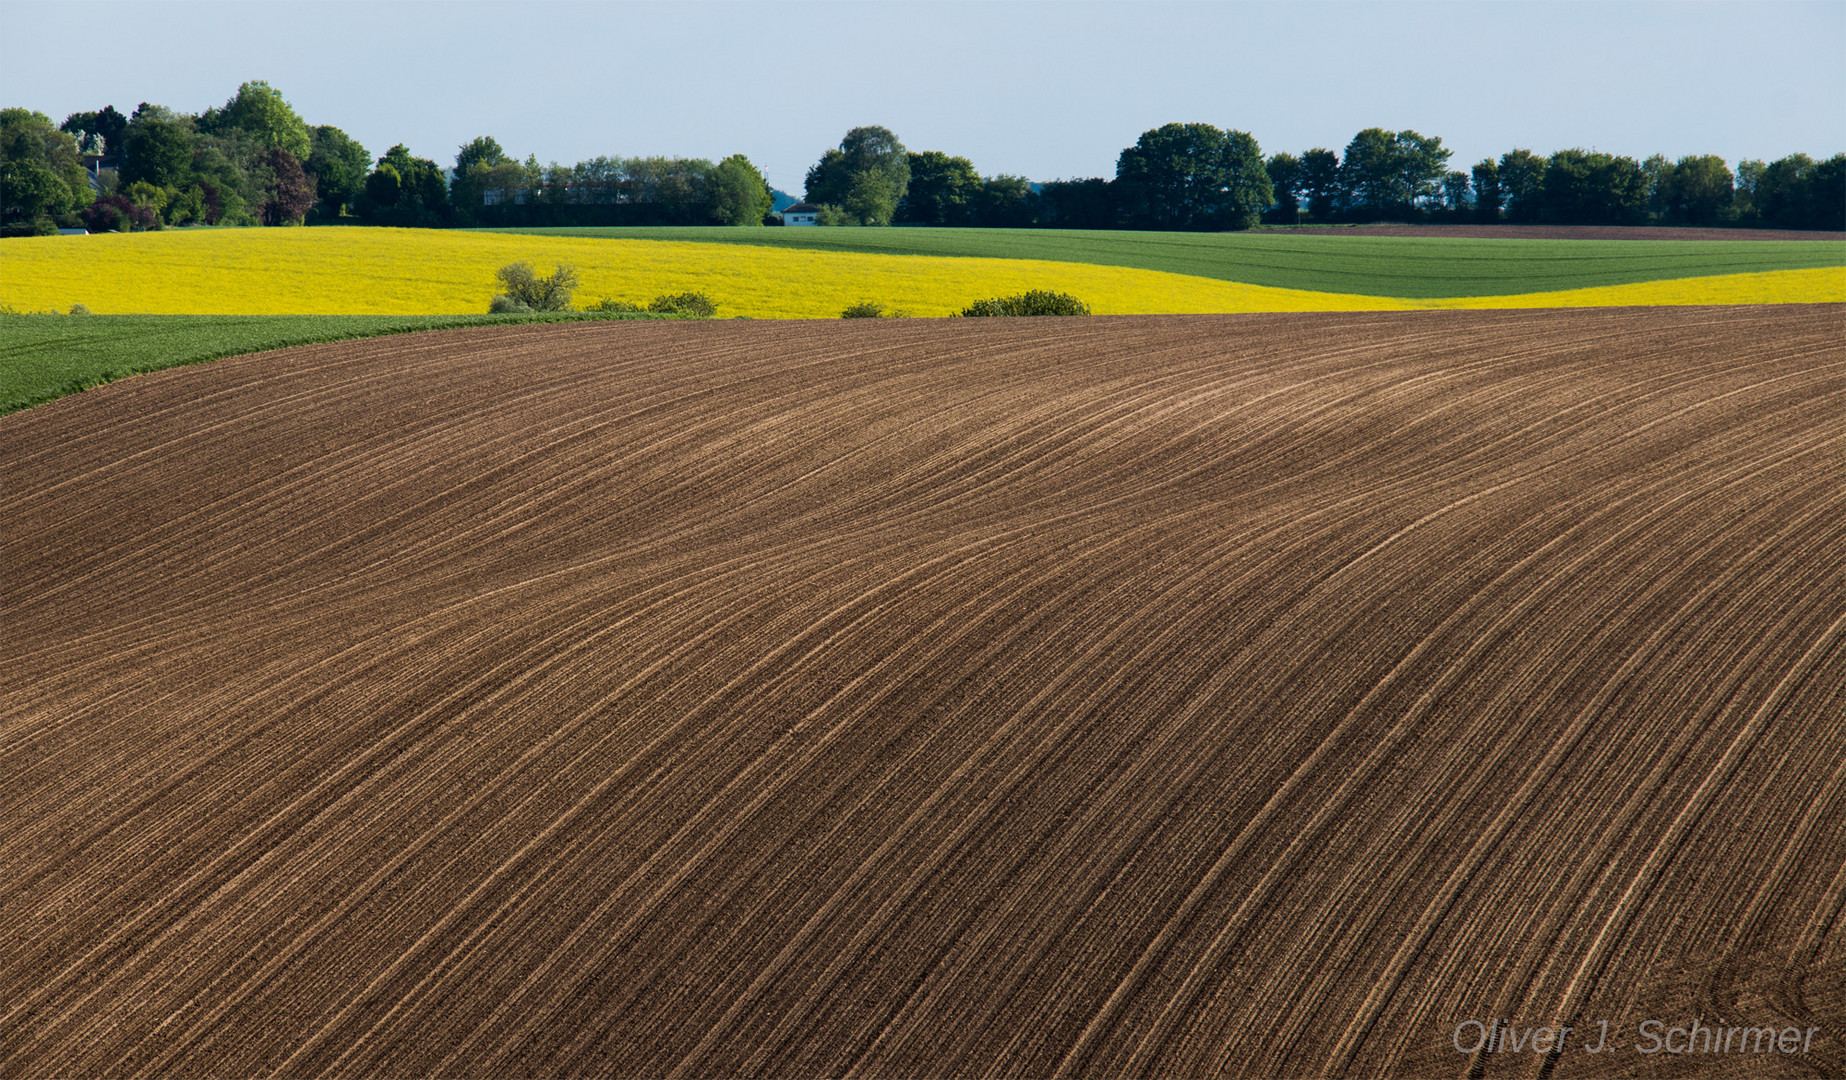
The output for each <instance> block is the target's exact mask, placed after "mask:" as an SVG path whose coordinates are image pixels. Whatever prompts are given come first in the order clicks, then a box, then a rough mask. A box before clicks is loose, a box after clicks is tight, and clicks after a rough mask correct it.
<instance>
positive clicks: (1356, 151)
mask: <svg viewBox="0 0 1846 1080" xmlns="http://www.w3.org/2000/svg"><path fill="white" fill-rule="evenodd" d="M1449 154H1450V152H1449V151H1448V150H1446V149H1444V148H1443V146H1442V140H1441V139H1440V138H1437V137H1435V136H1425V135H1419V134H1417V133H1416V132H1414V131H1409V130H1405V131H1386V130H1384V129H1383V128H1366V129H1365V130H1364V131H1361V132H1359V133H1358V134H1357V135H1354V136H1353V138H1352V141H1351V142H1350V143H1347V144H1346V152H1345V155H1344V157H1343V163H1342V164H1341V166H1340V168H1341V170H1342V171H1343V172H1344V174H1345V181H1346V187H1347V190H1348V191H1350V192H1351V197H1352V201H1353V204H1354V209H1355V210H1357V211H1359V212H1360V213H1362V214H1364V215H1366V216H1369V217H1385V218H1396V219H1409V218H1412V217H1414V216H1415V215H1416V213H1417V210H1418V204H1419V203H1425V202H1429V201H1434V200H1436V199H1439V198H1440V196H1441V192H1442V186H1441V185H1442V179H1443V177H1444V175H1445V174H1446V167H1447V165H1448V160H1449Z"/></svg>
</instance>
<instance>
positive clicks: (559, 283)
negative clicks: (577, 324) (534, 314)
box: [487, 262, 577, 315]
mask: <svg viewBox="0 0 1846 1080" xmlns="http://www.w3.org/2000/svg"><path fill="white" fill-rule="evenodd" d="M499 278H500V284H501V285H502V286H504V287H505V288H506V291H505V292H504V293H501V294H500V295H498V296H496V297H494V298H493V302H492V303H491V304H489V305H488V307H487V310H488V312H489V313H491V314H494V315H510V314H518V313H523V312H529V311H569V310H570V297H571V293H572V292H573V291H575V290H576V288H577V271H576V270H575V269H573V268H571V267H568V266H562V265H560V266H559V267H558V268H557V270H556V271H555V272H553V273H552V274H550V275H549V276H547V277H539V276H538V273H537V272H536V271H534V270H533V269H532V265H531V264H530V263H523V262H516V263H513V264H511V265H509V266H502V267H501V268H500V271H499Z"/></svg>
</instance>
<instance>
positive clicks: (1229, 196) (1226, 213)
mask: <svg viewBox="0 0 1846 1080" xmlns="http://www.w3.org/2000/svg"><path fill="white" fill-rule="evenodd" d="M1115 182H1116V184H1118V185H1119V186H1120V187H1121V188H1122V201H1123V204H1124V207H1125V209H1126V211H1127V217H1128V219H1129V222H1130V224H1132V225H1135V226H1138V227H1140V228H1147V229H1247V228H1249V227H1250V226H1252V225H1254V224H1256V222H1257V217H1258V215H1259V214H1261V213H1262V212H1263V210H1264V209H1266V208H1267V207H1268V206H1269V205H1270V203H1271V202H1273V201H1274V189H1273V188H1272V186H1271V185H1270V182H1269V173H1268V171H1267V170H1266V169H1265V168H1264V164H1263V153H1262V148H1261V147H1259V146H1257V143H1256V139H1255V138H1253V137H1251V136H1250V135H1249V134H1248V133H1246V132H1242V131H1221V130H1219V129H1218V128H1215V127H1213V126H1212V125H1210V124H1167V125H1165V126H1163V127H1158V128H1155V129H1153V130H1151V131H1146V132H1143V133H1142V134H1141V137H1140V139H1138V140H1136V142H1135V144H1134V145H1133V146H1130V147H1128V148H1126V149H1124V150H1123V151H1122V153H1121V156H1120V157H1119V158H1118V159H1117V161H1116V166H1115Z"/></svg>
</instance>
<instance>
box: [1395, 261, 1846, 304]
mask: <svg viewBox="0 0 1846 1080" xmlns="http://www.w3.org/2000/svg"><path fill="white" fill-rule="evenodd" d="M1842 302H1846V267H1839V266H1830V267H1823V268H1821V269H1817V270H1767V271H1762V272H1760V273H1755V274H1719V275H1715V276H1713V277H1693V278H1675V279H1672V280H1668V281H1637V282H1634V283H1632V284H1628V285H1603V286H1600V287H1598V288H1594V289H1568V290H1565V291H1563V292H1542V293H1524V294H1521V295H1518V296H1468V297H1461V298H1459V299H1450V300H1421V301H1417V306H1418V307H1435V308H1542V307H1660V306H1665V305H1673V304H1688V305H1705V304H1837V303H1842Z"/></svg>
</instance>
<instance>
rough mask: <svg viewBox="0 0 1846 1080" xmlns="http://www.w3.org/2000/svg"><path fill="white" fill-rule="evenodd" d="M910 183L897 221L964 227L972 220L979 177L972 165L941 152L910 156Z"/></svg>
mask: <svg viewBox="0 0 1846 1080" xmlns="http://www.w3.org/2000/svg"><path fill="white" fill-rule="evenodd" d="M909 161H910V183H909V185H908V186H907V188H906V189H905V192H904V202H903V205H902V206H901V207H899V209H898V218H899V219H900V220H902V221H912V222H916V223H918V224H921V225H966V224H968V223H969V222H970V221H972V220H973V217H974V209H973V208H974V204H975V201H976V199H977V198H978V197H979V195H980V190H981V174H980V173H977V172H975V171H974V162H972V161H969V160H968V159H967V158H965V157H951V156H949V155H948V154H945V153H943V152H942V151H940V150H925V151H923V152H922V153H920V154H910V155H909Z"/></svg>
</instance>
